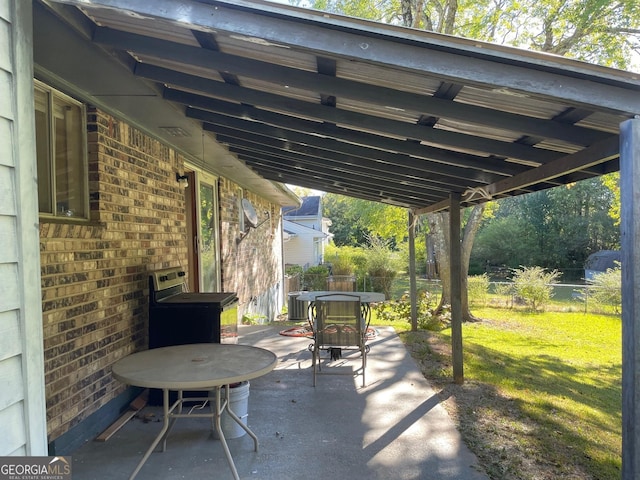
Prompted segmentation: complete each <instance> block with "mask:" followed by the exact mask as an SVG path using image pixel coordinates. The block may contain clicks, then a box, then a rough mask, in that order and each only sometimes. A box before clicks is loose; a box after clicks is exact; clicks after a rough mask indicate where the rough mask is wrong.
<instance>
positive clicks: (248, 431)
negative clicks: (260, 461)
mask: <svg viewBox="0 0 640 480" xmlns="http://www.w3.org/2000/svg"><path fill="white" fill-rule="evenodd" d="M224 389H225V392H226V393H225V395H226V398H227V413H228V414H229V415H230V416H231V418H233V419H234V420H235V422H236V423H237V424H238V425H240V426H241V427H242V429H243V430H244V431H245V432H247V433H248V434H249V436H250V437H251V438H253V447H254V450H255V451H256V452H257V451H258V437H257V436H256V434H255V433H253V432H252V431H251V429H250V428H249V427H247V426H246V425H245V424H244V422H243V421H242V419H241V418H240V417H238V416H237V415H236V413H235V412H234V411H233V410H231V402H230V401H229V400H230V399H229V395H230V394H229V385H225V387H224Z"/></svg>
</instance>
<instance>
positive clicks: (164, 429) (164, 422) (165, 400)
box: [129, 388, 237, 480]
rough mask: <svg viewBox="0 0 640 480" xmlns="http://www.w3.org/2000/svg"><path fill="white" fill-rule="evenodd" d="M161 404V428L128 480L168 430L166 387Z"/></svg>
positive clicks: (167, 392) (137, 470) (138, 469)
mask: <svg viewBox="0 0 640 480" xmlns="http://www.w3.org/2000/svg"><path fill="white" fill-rule="evenodd" d="M162 406H163V410H164V419H163V424H162V430H160V433H159V434H158V436H157V437H156V438H155V440H154V441H153V443H152V444H151V446H150V447H149V449H148V450H147V452H146V453H145V454H144V457H142V460H140V463H138V466H137V467H136V469H135V470H134V471H133V473H132V474H131V476H130V477H129V480H133V479H134V478H135V477H136V475H137V474H138V472H139V471H140V469H141V468H142V466H143V465H144V464H145V462H146V461H147V459H148V458H149V456H150V455H151V453H152V452H153V450H154V449H155V448H156V446H157V445H158V443H160V440H162V438H163V437H164V436H165V434H166V433H167V432H168V430H169V423H170V422H169V390H167V389H166V388H165V389H163V390H162ZM236 478H237V476H236Z"/></svg>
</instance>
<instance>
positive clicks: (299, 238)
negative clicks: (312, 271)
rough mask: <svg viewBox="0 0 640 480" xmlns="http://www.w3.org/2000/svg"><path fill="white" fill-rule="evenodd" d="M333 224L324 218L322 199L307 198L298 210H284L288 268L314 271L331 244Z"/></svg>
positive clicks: (283, 223) (284, 238) (318, 197)
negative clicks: (330, 228)
mask: <svg viewBox="0 0 640 480" xmlns="http://www.w3.org/2000/svg"><path fill="white" fill-rule="evenodd" d="M330 226H331V221H330V220H329V219H327V218H323V217H322V197H321V196H319V195H314V196H309V197H304V198H303V199H302V205H301V206H300V207H299V208H283V209H282V227H283V230H284V236H283V240H284V262H285V264H286V265H300V266H302V267H305V268H307V267H311V266H315V265H319V264H321V263H323V261H324V247H325V245H327V244H328V243H329V240H330V239H331V234H330V233H329V227H330Z"/></svg>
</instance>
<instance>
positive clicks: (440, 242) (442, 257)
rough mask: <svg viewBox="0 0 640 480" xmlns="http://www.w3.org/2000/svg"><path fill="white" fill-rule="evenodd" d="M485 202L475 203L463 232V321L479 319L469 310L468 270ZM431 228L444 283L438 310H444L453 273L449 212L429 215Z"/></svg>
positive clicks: (447, 303) (448, 299)
mask: <svg viewBox="0 0 640 480" xmlns="http://www.w3.org/2000/svg"><path fill="white" fill-rule="evenodd" d="M484 207H485V206H484V204H482V205H475V206H474V207H473V209H472V211H471V215H470V216H469V219H468V220H467V223H466V225H465V226H464V229H463V232H462V245H461V248H462V259H461V260H462V292H461V296H462V298H461V303H462V321H463V322H474V321H478V320H479V319H478V318H477V317H475V316H473V315H472V314H471V312H470V310H469V295H468V289H467V272H468V271H469V260H470V258H471V248H472V247H473V241H474V239H475V236H476V233H477V232H478V228H479V227H480V223H481V222H482V214H483V213H484ZM428 221H429V228H430V230H431V233H432V234H433V238H434V247H435V252H436V260H437V261H438V271H439V273H440V281H441V283H442V297H441V298H440V305H438V308H437V310H438V311H442V308H443V306H444V305H450V304H451V275H450V273H449V214H448V213H447V212H440V213H434V214H430V215H429V216H428Z"/></svg>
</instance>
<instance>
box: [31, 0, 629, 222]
mask: <svg viewBox="0 0 640 480" xmlns="http://www.w3.org/2000/svg"><path fill="white" fill-rule="evenodd" d="M46 4H47V5H48V6H49V7H50V8H51V9H52V10H53V11H54V12H55V13H56V14H57V16H58V20H62V21H63V22H66V24H67V26H72V27H73V28H74V29H75V31H76V34H80V35H82V36H83V37H84V38H85V39H88V40H89V41H90V42H91V45H92V47H98V48H100V49H104V50H105V51H106V52H109V53H110V54H111V55H112V56H113V57H115V58H116V59H117V60H118V61H119V62H120V64H121V65H125V66H126V68H127V69H128V73H131V74H133V75H134V76H135V77H136V79H137V81H141V82H143V85H145V86H146V87H147V88H149V87H150V88H151V89H152V91H153V92H154V94H153V95H150V94H144V95H142V94H140V92H137V91H135V90H134V89H127V88H123V84H122V85H120V86H119V85H118V84H114V83H111V82H107V81H108V80H111V79H109V78H107V71H106V70H105V69H103V70H102V76H103V78H104V82H103V90H102V91H100V89H99V88H97V89H96V90H94V91H90V90H87V91H88V93H90V94H91V95H93V96H94V97H95V98H96V99H98V100H100V101H103V102H106V103H109V104H111V105H117V108H118V109H119V110H120V111H122V112H124V113H125V114H126V115H128V116H129V117H130V118H132V119H134V120H135V121H136V122H137V123H138V124H141V125H144V126H145V127H146V128H148V129H150V130H154V131H158V132H162V131H163V127H164V129H165V130H169V129H166V127H167V126H172V125H178V124H179V123H178V120H180V121H181V122H182V123H180V125H187V126H183V127H181V129H182V130H186V131H187V135H190V136H191V137H193V135H192V134H189V130H190V129H191V128H192V126H194V128H196V130H193V131H194V132H200V133H196V134H195V135H196V137H195V138H196V139H197V140H198V141H197V142H194V141H192V142H191V144H185V145H184V146H183V148H184V149H185V150H186V151H191V152H190V153H192V154H193V155H194V156H196V158H199V157H200V156H204V152H203V150H204V147H203V146H202V145H204V143H202V145H201V144H200V143H201V142H200V136H202V135H201V132H202V131H204V132H206V134H211V135H215V138H216V139H217V141H218V142H219V143H221V144H223V145H225V146H226V147H227V148H228V151H229V152H230V153H232V154H233V155H232V156H233V157H234V159H235V158H237V159H239V160H240V161H241V162H242V163H243V164H245V165H246V166H248V167H250V169H251V170H252V171H253V172H255V173H257V174H258V175H259V176H260V177H262V178H263V179H266V180H269V181H275V182H282V183H291V184H296V185H301V186H304V187H310V188H314V189H318V190H322V191H326V192H335V193H340V194H344V195H349V196H353V197H358V198H363V199H368V200H374V201H379V202H384V203H387V204H392V205H398V206H403V207H408V208H413V209H414V211H415V212H417V213H422V212H426V211H437V210H439V209H443V208H446V207H447V205H448V204H449V202H448V199H449V195H450V194H451V193H457V194H460V195H461V196H462V205H463V206H464V205H470V204H474V203H477V202H481V201H484V200H486V199H488V198H494V199H496V198H501V197H504V196H509V195H516V194H521V193H526V192H529V191H535V190H540V189H544V188H549V187H553V186H556V185H561V184H566V183H571V182H574V181H577V180H582V179H586V178H590V177H593V176H597V175H601V174H605V173H608V172H612V171H616V170H618V156H619V153H618V152H619V124H620V123H621V122H622V121H624V120H626V119H629V118H632V117H633V116H634V115H635V114H637V113H640V75H638V74H633V73H630V72H622V71H617V70H612V69H607V68H604V67H599V66H594V65H590V64H586V63H582V62H577V61H573V60H569V59H566V58H562V57H556V56H551V55H546V54H541V53H535V52H530V51H525V50H520V49H515V48H509V47H504V46H498V45H493V44H488V43H483V42H478V41H475V40H469V39H462V38H457V37H451V36H445V35H439V34H434V33H430V32H425V31H420V30H414V29H408V28H401V27H395V26H391V25H386V24H380V23H375V22H369V21H363V20H357V19H353V18H348V17H342V16H337V15H333V14H327V13H323V12H317V11H312V10H307V9H301V8H294V7H290V6H286V5H281V4H275V3H269V2H260V1H237V0H234V1H226V0H222V1H209V0H200V1H197V0H153V1H140V0H138V1H133V0H49V1H47V2H46ZM61 4H69V5H61ZM42 34H43V33H42V32H39V31H38V29H37V28H36V29H35V31H34V35H35V37H36V39H37V38H38V36H39V35H42ZM41 48H42V49H43V51H42V52H41V53H40V54H38V52H37V51H36V55H35V61H36V65H39V66H40V67H41V68H42V70H41V73H44V74H46V73H47V72H51V71H52V70H55V69H56V68H59V67H56V66H55V63H56V62H60V58H59V57H60V53H61V52H60V51H59V50H58V52H57V57H58V59H57V60H56V62H52V61H50V59H49V58H48V57H47V56H46V45H44V46H42V45H41ZM68 48H69V49H73V48H76V47H74V42H69V44H68ZM73 54H74V52H73V51H71V50H65V51H64V55H65V56H67V55H69V57H71V56H72V55H73ZM86 61H87V59H86V58H85V59H84V62H86ZM87 70H88V69H87V68H85V69H84V71H83V72H79V73H78V76H79V78H78V79H77V82H80V84H81V83H82V82H83V81H84V80H83V78H81V76H82V75H85V76H86V75H89V74H90V73H89V72H88V71H87ZM68 71H69V70H68ZM36 73H38V70H36ZM45 76H46V75H45ZM105 82H106V83H108V84H109V85H110V86H109V87H104V85H105ZM74 83H75V82H74ZM87 89H89V87H87ZM150 91H151V90H150ZM157 101H161V102H163V103H165V104H166V103H170V104H171V105H172V107H177V108H172V109H171V110H170V111H171V112H172V113H171V115H167V114H163V115H158V114H157V111H155V110H154V109H152V108H151V107H150V106H149V105H150V103H149V102H157ZM185 120H187V121H188V122H186V121H185ZM177 132H178V133H180V129H178V130H177ZM206 134H205V135H204V136H202V138H203V139H204V138H205V137H207V135H206ZM207 138H208V137H207ZM172 141H173V142H174V143H175V142H180V140H179V139H176V138H173V139H172ZM202 142H204V140H202ZM198 149H200V151H199V150H198ZM231 177H232V178H233V176H231Z"/></svg>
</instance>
